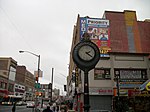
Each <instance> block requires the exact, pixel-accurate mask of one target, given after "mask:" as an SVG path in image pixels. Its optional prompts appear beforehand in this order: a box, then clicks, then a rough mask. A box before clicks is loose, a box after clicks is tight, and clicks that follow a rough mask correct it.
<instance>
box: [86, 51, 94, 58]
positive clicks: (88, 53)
mask: <svg viewBox="0 0 150 112" xmlns="http://www.w3.org/2000/svg"><path fill="white" fill-rule="evenodd" d="M85 53H86V54H87V55H89V56H90V57H93V56H92V55H91V54H90V51H89V52H85Z"/></svg>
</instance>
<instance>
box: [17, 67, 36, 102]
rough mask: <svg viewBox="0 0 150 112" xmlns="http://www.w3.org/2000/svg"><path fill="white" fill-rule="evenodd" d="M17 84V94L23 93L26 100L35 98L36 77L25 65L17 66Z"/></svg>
mask: <svg viewBox="0 0 150 112" xmlns="http://www.w3.org/2000/svg"><path fill="white" fill-rule="evenodd" d="M16 86H17V87H18V88H17V89H16V90H17V91H16V92H17V94H19V95H20V94H21V95H22V94H23V97H24V100H34V96H35V94H34V92H35V89H34V86H35V77H34V75H33V74H32V73H31V72H29V71H28V70H27V69H26V67H25V66H17V73H16ZM16 86H15V87H16ZM19 86H20V87H19ZM23 88H24V89H23Z"/></svg>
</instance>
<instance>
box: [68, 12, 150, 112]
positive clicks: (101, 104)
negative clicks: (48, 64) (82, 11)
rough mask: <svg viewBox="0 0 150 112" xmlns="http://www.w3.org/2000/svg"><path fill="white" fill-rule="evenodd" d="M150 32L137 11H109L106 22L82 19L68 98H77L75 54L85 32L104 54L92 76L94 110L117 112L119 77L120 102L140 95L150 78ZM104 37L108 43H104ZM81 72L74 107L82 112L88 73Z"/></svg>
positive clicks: (76, 30)
mask: <svg viewBox="0 0 150 112" xmlns="http://www.w3.org/2000/svg"><path fill="white" fill-rule="evenodd" d="M149 31H150V22H149V21H147V20H146V21H138V20H137V17H136V11H129V10H125V11H124V12H114V11H105V12H104V15H103V17H102V18H90V17H88V16H87V17H80V16H79V15H78V18H77V23H76V25H75V26H74V31H73V39H72V46H71V53H70V64H69V76H68V78H67V87H68V89H67V95H68V97H70V98H71V97H73V96H74V87H73V86H74V84H73V80H72V76H73V71H74V70H75V68H76V65H75V64H74V62H73V60H72V50H73V48H74V46H75V45H76V44H77V43H78V42H80V40H81V39H82V35H83V34H84V33H85V32H88V33H89V35H90V36H91V41H92V42H94V43H95V44H96V45H97V46H98V47H99V49H100V53H101V54H100V61H99V62H98V64H97V65H96V67H95V69H93V70H91V71H90V72H89V95H90V106H91V108H90V109H91V110H94V109H95V110H110V111H111V110H113V107H114V105H115V103H116V102H115V101H114V99H115V97H117V84H116V83H117V81H116V77H118V79H119V82H118V83H119V85H120V87H119V95H120V98H123V96H126V98H129V97H131V96H133V95H135V94H136V93H137V94H138V93H139V86H140V85H141V84H142V83H144V82H145V81H146V80H148V79H149V78H150V60H149V53H150V44H149V43H150V32H149ZM103 36H105V40H104V39H103V40H102V37H103ZM77 72H78V73H77V74H78V77H76V78H77V80H76V83H77V85H78V87H77V88H76V89H77V94H78V97H74V98H75V99H74V104H75V105H74V107H75V108H76V109H78V111H79V110H80V109H82V108H81V107H82V106H83V103H84V102H83V95H84V89H83V87H84V76H83V75H84V73H83V71H82V70H80V69H79V70H78V71H77ZM76 98H77V99H76ZM112 105H113V106H112ZM76 106H78V107H76Z"/></svg>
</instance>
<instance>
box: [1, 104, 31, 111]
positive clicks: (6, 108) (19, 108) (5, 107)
mask: <svg viewBox="0 0 150 112" xmlns="http://www.w3.org/2000/svg"><path fill="white" fill-rule="evenodd" d="M11 109H12V106H4V105H0V112H11ZM16 112H33V110H32V108H26V106H17V107H16Z"/></svg>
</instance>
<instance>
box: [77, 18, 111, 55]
mask: <svg viewBox="0 0 150 112" xmlns="http://www.w3.org/2000/svg"><path fill="white" fill-rule="evenodd" d="M85 32H87V33H88V34H89V35H90V39H91V41H92V42H94V43H95V44H96V45H97V46H98V47H99V50H100V56H101V57H109V55H108V51H110V50H111V49H110V31H109V20H105V19H100V18H83V17H81V18H80V40H82V38H83V37H82V36H83V34H84V33H85Z"/></svg>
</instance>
